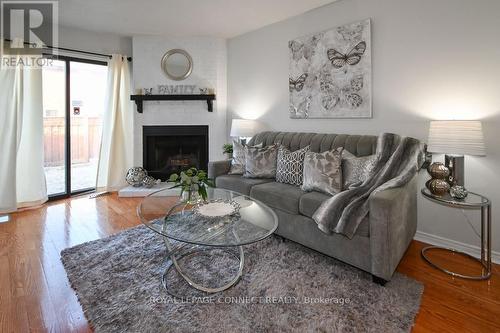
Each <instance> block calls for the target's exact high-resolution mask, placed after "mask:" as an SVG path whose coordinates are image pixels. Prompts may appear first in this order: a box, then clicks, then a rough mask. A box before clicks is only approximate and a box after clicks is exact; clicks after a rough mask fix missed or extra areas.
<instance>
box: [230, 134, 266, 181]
mask: <svg viewBox="0 0 500 333" xmlns="http://www.w3.org/2000/svg"><path fill="white" fill-rule="evenodd" d="M253 147H256V148H260V147H262V143H259V144H258V145H255V146H253ZM244 173H245V146H244V145H242V144H241V143H239V142H238V141H233V159H232V160H231V169H230V170H229V174H230V175H242V174H244Z"/></svg>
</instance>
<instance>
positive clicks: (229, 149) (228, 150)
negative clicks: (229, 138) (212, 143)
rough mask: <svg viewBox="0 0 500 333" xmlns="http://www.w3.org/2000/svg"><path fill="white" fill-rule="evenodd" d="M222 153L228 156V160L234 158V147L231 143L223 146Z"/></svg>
mask: <svg viewBox="0 0 500 333" xmlns="http://www.w3.org/2000/svg"><path fill="white" fill-rule="evenodd" d="M222 152H223V153H224V154H226V156H227V159H231V158H232V157H233V145H232V144H231V143H226V144H225V145H223V146H222Z"/></svg>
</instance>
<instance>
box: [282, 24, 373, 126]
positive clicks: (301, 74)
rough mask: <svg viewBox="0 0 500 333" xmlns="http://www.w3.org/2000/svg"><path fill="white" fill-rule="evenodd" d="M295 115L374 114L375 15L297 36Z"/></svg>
mask: <svg viewBox="0 0 500 333" xmlns="http://www.w3.org/2000/svg"><path fill="white" fill-rule="evenodd" d="M288 47H289V49H290V77H289V81H288V83H289V91H290V118H298V119H304V118H370V117H371V116H372V110H371V104H372V103H371V35H370V20H369V19H367V20H364V21H360V22H356V23H352V24H347V25H343V26H340V27H337V28H333V29H331V30H327V31H323V32H320V33H317V34H314V35H311V36H306V37H301V38H297V39H294V40H292V41H290V42H289V43H288Z"/></svg>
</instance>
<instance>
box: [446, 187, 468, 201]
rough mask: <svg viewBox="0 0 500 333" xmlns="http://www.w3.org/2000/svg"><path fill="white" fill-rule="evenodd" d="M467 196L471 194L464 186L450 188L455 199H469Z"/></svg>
mask: <svg viewBox="0 0 500 333" xmlns="http://www.w3.org/2000/svg"><path fill="white" fill-rule="evenodd" d="M467 194H469V192H467V190H466V189H465V187H463V186H460V185H455V186H452V187H451V188H450V195H451V196H452V197H454V198H455V199H464V198H465V197H467Z"/></svg>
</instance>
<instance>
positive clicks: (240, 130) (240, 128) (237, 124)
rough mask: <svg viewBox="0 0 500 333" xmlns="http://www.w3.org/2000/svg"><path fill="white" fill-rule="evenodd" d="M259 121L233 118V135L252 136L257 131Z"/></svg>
mask: <svg viewBox="0 0 500 333" xmlns="http://www.w3.org/2000/svg"><path fill="white" fill-rule="evenodd" d="M257 124H258V123H257V121H255V120H249V119H233V121H232V123H231V134H230V136H232V137H251V136H254V134H255V133H257Z"/></svg>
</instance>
